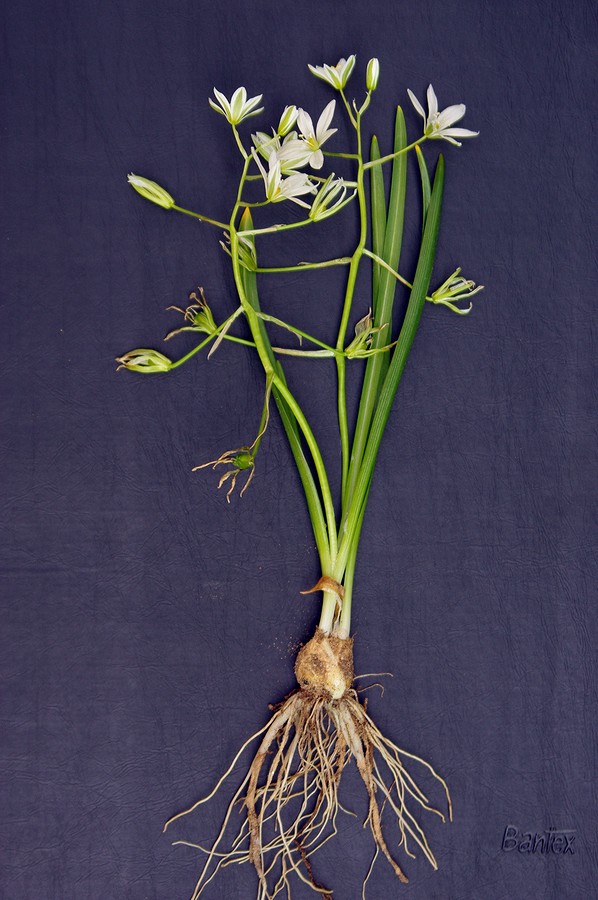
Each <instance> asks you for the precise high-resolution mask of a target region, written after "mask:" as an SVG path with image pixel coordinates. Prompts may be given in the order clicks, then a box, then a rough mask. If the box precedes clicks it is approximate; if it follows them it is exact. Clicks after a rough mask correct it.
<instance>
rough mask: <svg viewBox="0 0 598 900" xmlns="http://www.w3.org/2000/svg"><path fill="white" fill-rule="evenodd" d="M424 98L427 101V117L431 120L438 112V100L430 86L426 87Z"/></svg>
mask: <svg viewBox="0 0 598 900" xmlns="http://www.w3.org/2000/svg"><path fill="white" fill-rule="evenodd" d="M426 96H427V99H428V116H429V117H430V118H432V116H435V115H436V113H437V112H438V99H437V97H436V94H435V93H434V88H433V87H432V85H431V84H429V85H428V91H427V94H426Z"/></svg>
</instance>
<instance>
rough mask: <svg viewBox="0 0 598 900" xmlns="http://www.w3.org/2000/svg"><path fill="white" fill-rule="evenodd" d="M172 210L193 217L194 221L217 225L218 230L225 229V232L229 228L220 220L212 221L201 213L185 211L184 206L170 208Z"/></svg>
mask: <svg viewBox="0 0 598 900" xmlns="http://www.w3.org/2000/svg"><path fill="white" fill-rule="evenodd" d="M170 208H171V209H175V210H176V211H177V212H180V213H184V214H185V215H186V216H193V218H194V219H199V220H200V221H201V222H207V223H208V224H209V225H215V226H216V227H217V228H224V229H225V230H226V229H227V228H228V225H226V224H225V223H224V222H219V221H218V219H210V218H209V217H208V216H202V215H201V213H196V212H192V211H191V210H190V209H183V207H182V206H177V205H176V204H175V205H174V206H171V207H170Z"/></svg>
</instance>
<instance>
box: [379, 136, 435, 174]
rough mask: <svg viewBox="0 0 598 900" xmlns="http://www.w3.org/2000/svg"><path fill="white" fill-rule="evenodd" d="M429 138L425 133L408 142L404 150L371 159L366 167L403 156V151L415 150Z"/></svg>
mask: <svg viewBox="0 0 598 900" xmlns="http://www.w3.org/2000/svg"><path fill="white" fill-rule="evenodd" d="M427 140H428V138H427V136H426V135H425V134H424V135H422V137H420V138H418V139H417V140H416V141H413V143H412V144H408V145H407V146H406V147H403V149H402V150H399V151H397V152H396V153H389V154H388V156H381V157H380V159H371V160H370V161H369V162H367V163H366V164H365V166H364V168H365V169H372V168H373V167H374V166H381V165H382V163H386V162H390V160H391V159H396V158H397V156H401V155H402V154H403V153H407V152H408V151H409V150H413V148H414V147H417V146H418V145H419V144H421V143H423V141H427Z"/></svg>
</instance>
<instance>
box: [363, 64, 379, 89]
mask: <svg viewBox="0 0 598 900" xmlns="http://www.w3.org/2000/svg"><path fill="white" fill-rule="evenodd" d="M379 77H380V62H379V61H378V60H377V59H376V57H375V56H374V57H373V58H372V59H370V61H369V63H368V66H367V69H366V70H365V86H366V88H367V89H368V91H375V90H376V88H377V87H378V78H379Z"/></svg>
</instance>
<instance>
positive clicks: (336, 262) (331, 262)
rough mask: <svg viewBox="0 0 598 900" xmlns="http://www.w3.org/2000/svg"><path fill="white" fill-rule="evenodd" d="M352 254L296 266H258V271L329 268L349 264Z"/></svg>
mask: <svg viewBox="0 0 598 900" xmlns="http://www.w3.org/2000/svg"><path fill="white" fill-rule="evenodd" d="M350 262H351V257H350V256H339V257H338V259H325V260H324V261H323V262H315V263H298V264H297V265H296V266H268V267H263V266H258V267H257V268H256V269H255V271H256V272H306V271H309V270H310V269H327V268H329V267H330V266H348V265H349V263H350Z"/></svg>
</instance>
